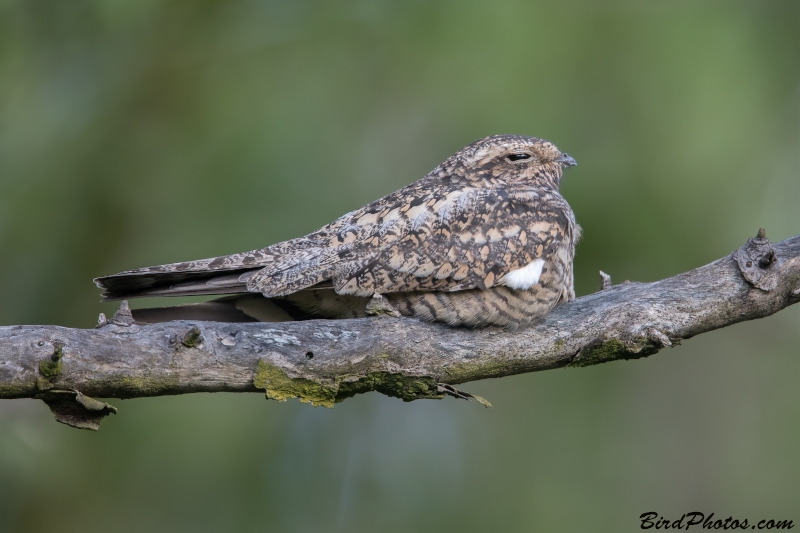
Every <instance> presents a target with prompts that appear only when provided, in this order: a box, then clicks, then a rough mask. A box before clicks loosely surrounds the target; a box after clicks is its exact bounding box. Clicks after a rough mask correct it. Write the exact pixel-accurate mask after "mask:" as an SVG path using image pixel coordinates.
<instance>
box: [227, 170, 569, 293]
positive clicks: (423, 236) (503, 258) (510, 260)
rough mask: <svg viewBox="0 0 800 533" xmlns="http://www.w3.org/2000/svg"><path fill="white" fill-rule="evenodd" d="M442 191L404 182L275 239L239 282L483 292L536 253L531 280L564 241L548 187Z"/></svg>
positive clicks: (278, 288) (281, 289)
mask: <svg viewBox="0 0 800 533" xmlns="http://www.w3.org/2000/svg"><path fill="white" fill-rule="evenodd" d="M445 193H447V191H444V192H443V191H442V190H441V189H438V190H433V191H432V190H431V189H430V188H429V187H425V186H424V184H419V183H418V184H413V185H411V186H409V187H406V188H405V189H401V190H400V191H397V192H396V193H393V194H391V195H389V196H386V197H384V198H382V199H381V200H378V201H376V202H373V203H372V204H369V205H367V206H365V207H363V208H362V209H359V210H358V211H354V212H352V213H349V214H347V215H345V216H344V217H342V218H340V219H339V220H337V221H335V222H333V223H332V224H330V225H328V226H326V227H324V228H322V229H321V230H319V231H318V232H316V233H312V234H310V235H308V236H306V237H303V238H301V239H296V240H295V241H288V242H287V243H281V245H280V246H282V249H281V250H280V251H278V250H277V249H274V248H273V247H269V248H267V249H266V250H267V252H268V253H269V254H271V255H272V257H273V258H274V260H273V261H272V262H271V263H269V264H267V265H266V266H264V267H263V268H262V269H261V270H258V271H254V272H252V273H247V274H245V275H244V276H243V279H244V280H245V281H246V283H247V288H248V290H250V291H253V292H261V293H262V294H264V295H265V296H268V297H276V296H284V295H287V294H291V293H293V292H296V291H298V290H302V289H304V288H307V287H311V286H314V285H316V284H318V283H321V282H326V281H328V280H331V281H332V282H333V285H334V289H335V290H336V292H337V293H339V294H352V295H357V296H370V295H372V294H376V293H377V294H386V293H392V292H408V291H430V290H436V291H458V290H465V289H474V288H479V289H486V288H490V287H492V286H495V285H503V284H505V285H509V286H510V285H511V284H510V283H509V280H510V279H512V278H513V279H515V280H516V279H517V278H519V276H517V277H516V278H515V277H514V276H512V277H511V278H509V277H508V274H509V273H511V272H514V271H518V270H520V269H524V267H526V266H528V265H530V264H531V263H532V262H534V261H535V260H536V259H541V260H542V261H541V262H540V263H538V268H539V272H538V273H534V274H535V276H534V281H533V283H534V284H535V283H536V281H535V279H538V276H539V273H541V269H542V266H543V265H544V264H545V262H546V261H547V260H548V258H550V257H552V256H554V254H555V252H556V250H558V248H559V247H560V246H562V245H563V244H564V243H565V242H571V239H572V237H573V235H572V233H573V228H574V220H572V216H571V211H569V207H568V206H566V202H564V201H563V198H561V197H560V196H559V195H558V194H557V193H555V194H552V193H551V192H545V191H539V192H537V191H534V190H524V191H520V192H517V193H514V192H509V191H508V190H493V189H485V188H469V187H458V188H453V190H451V191H450V192H449V193H447V194H445ZM534 264H536V263H534ZM526 279H528V280H529V281H530V280H531V279H532V278H531V276H528V277H527V278H526ZM515 288H519V287H515ZM525 288H527V287H525Z"/></svg>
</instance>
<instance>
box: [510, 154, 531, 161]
mask: <svg viewBox="0 0 800 533" xmlns="http://www.w3.org/2000/svg"><path fill="white" fill-rule="evenodd" d="M530 157H531V154H511V155H510V156H508V160H509V161H520V160H522V159H530Z"/></svg>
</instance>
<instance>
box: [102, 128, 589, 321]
mask: <svg viewBox="0 0 800 533" xmlns="http://www.w3.org/2000/svg"><path fill="white" fill-rule="evenodd" d="M573 165H575V160H574V159H572V158H571V157H570V156H568V155H567V154H565V153H562V152H560V151H559V150H558V148H556V147H555V146H554V145H553V144H552V143H550V142H548V141H545V140H542V139H537V138H535V137H525V136H521V135H495V136H492V137H486V138H484V139H481V140H479V141H476V142H474V143H472V144H470V145H469V146H467V147H465V148H463V149H462V150H460V151H458V152H456V153H455V154H454V155H452V156H451V157H449V158H447V159H446V160H445V161H444V162H443V163H442V164H440V165H439V166H438V167H436V168H435V169H433V171H431V172H430V173H429V174H428V175H427V176H425V177H424V178H422V179H420V180H418V181H416V182H414V183H412V184H411V185H408V186H407V187H404V188H402V189H400V190H399V191H396V192H393V193H391V194H389V195H387V196H384V197H383V198H381V199H380V200H376V201H374V202H372V203H371V204H368V205H366V206H364V207H362V208H361V209H358V210H356V211H353V212H351V213H348V214H346V215H344V216H342V217H341V218H339V219H337V220H335V221H334V222H332V223H330V224H328V225H327V226H323V227H322V228H320V229H319V230H317V231H315V232H313V233H310V234H308V235H306V236H305V237H299V238H297V239H292V240H289V241H285V242H281V243H278V244H273V245H271V246H267V247H266V248H261V249H259V250H253V251H250V252H244V253H238V254H233V255H226V256H222V257H214V258H210V259H201V260H197V261H187V262H184V263H173V264H169V265H160V266H153V267H147V268H140V269H136V270H129V271H126V272H121V273H119V274H114V275H113V276H106V277H101V278H97V279H95V283H96V284H97V285H98V286H99V287H100V288H102V289H104V292H103V297H104V299H105V300H121V299H124V298H136V297H143V296H188V295H229V296H226V297H223V298H219V299H216V300H212V301H210V302H206V303H200V304H189V305H183V306H177V307H164V308H154V309H139V310H134V317H135V318H136V319H137V320H140V321H144V322H161V321H165V320H175V319H195V320H219V321H241V322H244V321H281V320H298V319H306V318H358V317H363V316H365V314H366V312H367V311H366V310H367V308H368V304H369V303H370V300H371V299H373V298H378V297H379V296H378V295H380V297H383V299H384V301H386V300H388V303H389V304H390V306H388V309H390V310H391V309H392V308H394V310H396V312H399V314H401V315H405V316H409V317H415V318H418V319H421V320H428V321H441V322H446V323H447V324H450V325H453V326H471V327H476V326H489V325H492V326H506V327H510V328H516V327H519V326H524V325H527V324H530V323H531V322H533V321H535V320H537V319H539V318H541V317H542V316H544V315H545V314H547V313H548V312H549V311H550V310H551V309H552V308H553V306H555V305H557V304H559V303H563V302H568V301H570V300H572V299H574V298H575V291H574V289H573V276H572V261H573V257H574V255H575V243H576V241H577V240H578V239H579V236H580V227H579V226H578V225H577V224H576V223H575V215H574V214H573V212H572V210H571V209H570V207H569V205H568V204H567V201H566V200H565V199H564V198H563V197H562V196H561V195H560V194H559V192H558V185H559V181H560V180H561V177H562V173H563V169H564V167H568V166H573Z"/></svg>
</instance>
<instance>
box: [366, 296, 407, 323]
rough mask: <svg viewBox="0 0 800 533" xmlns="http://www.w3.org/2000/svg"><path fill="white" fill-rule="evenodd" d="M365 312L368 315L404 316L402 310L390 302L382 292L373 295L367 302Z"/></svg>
mask: <svg viewBox="0 0 800 533" xmlns="http://www.w3.org/2000/svg"><path fill="white" fill-rule="evenodd" d="M364 312H365V313H366V314H367V316H393V317H396V318H399V317H401V316H402V315H401V314H400V312H399V311H398V310H397V309H395V308H394V307H393V306H392V304H390V303H389V300H387V299H386V298H384V297H383V296H381V295H380V294H373V295H372V299H371V300H370V301H369V303H368V304H367V307H366V309H365V310H364Z"/></svg>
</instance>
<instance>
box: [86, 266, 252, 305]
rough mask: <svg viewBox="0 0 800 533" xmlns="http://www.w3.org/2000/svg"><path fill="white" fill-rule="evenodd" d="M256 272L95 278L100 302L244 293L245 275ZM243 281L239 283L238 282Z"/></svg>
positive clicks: (122, 275) (173, 273)
mask: <svg viewBox="0 0 800 533" xmlns="http://www.w3.org/2000/svg"><path fill="white" fill-rule="evenodd" d="M256 270H258V269H247V270H239V271H234V272H163V273H160V272H151V273H144V274H128V273H122V274H115V275H113V276H105V277H102V278H96V279H95V280H94V282H95V284H96V285H97V286H98V287H100V288H101V289H103V294H102V296H103V301H111V300H122V299H126V298H141V297H145V296H199V295H207V294H234V293H243V292H248V290H247V285H246V279H247V277H249V276H248V274H250V273H252V272H254V271H256ZM242 277H244V278H245V279H244V280H242V279H241V278H242Z"/></svg>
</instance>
